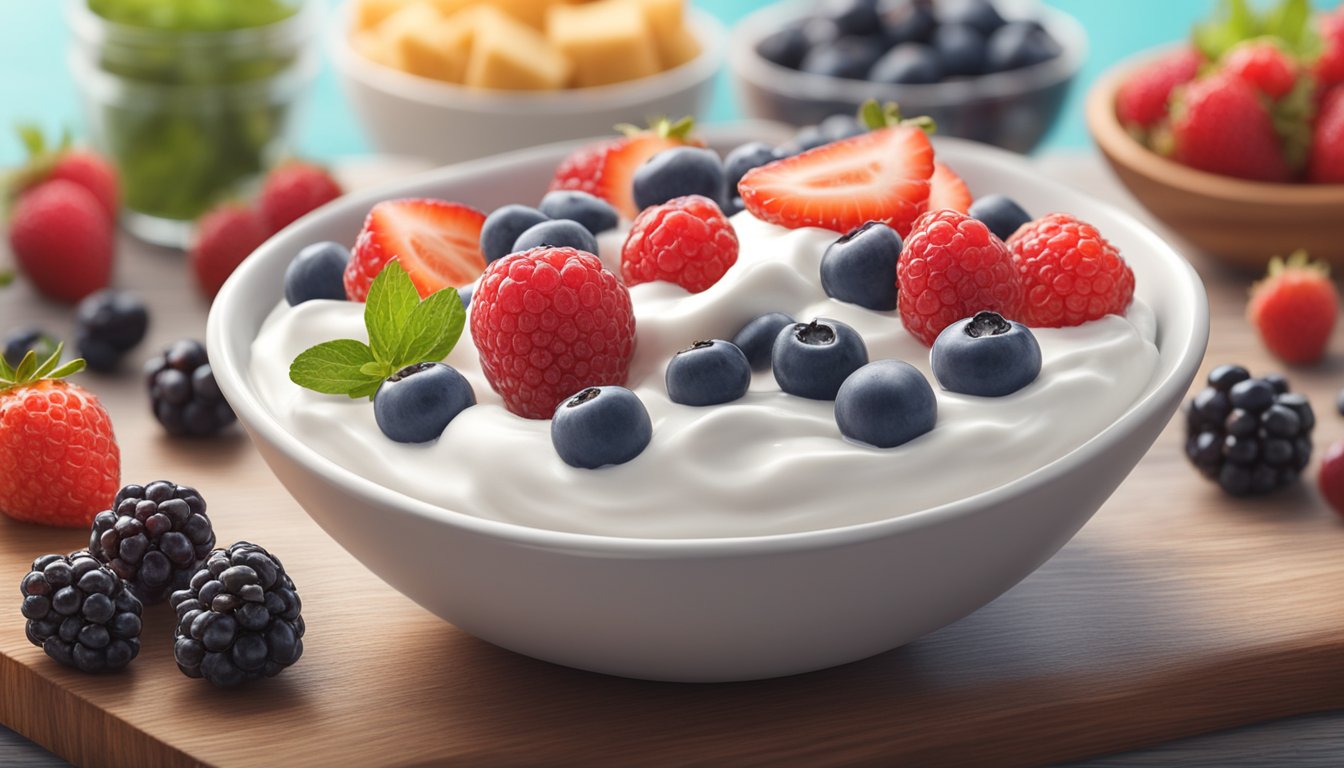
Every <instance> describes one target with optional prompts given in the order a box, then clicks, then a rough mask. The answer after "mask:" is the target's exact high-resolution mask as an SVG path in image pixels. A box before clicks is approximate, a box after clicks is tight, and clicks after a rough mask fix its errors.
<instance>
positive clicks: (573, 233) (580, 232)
mask: <svg viewBox="0 0 1344 768" xmlns="http://www.w3.org/2000/svg"><path fill="white" fill-rule="evenodd" d="M541 246H549V247H551V248H577V249H579V250H580V251H587V252H588V253H592V254H596V253H597V238H595V237H593V233H592V232H589V231H588V229H587V228H586V227H584V226H583V225H582V224H580V223H578V222H577V221H568V220H563V221H543V222H541V223H540V224H535V225H533V226H532V227H530V228H528V229H527V231H525V232H523V233H522V234H521V235H519V236H518V239H517V240H515V241H514V242H513V250H511V251H509V252H510V253H518V252H520V251H527V250H531V249H533V248H539V247H541Z"/></svg>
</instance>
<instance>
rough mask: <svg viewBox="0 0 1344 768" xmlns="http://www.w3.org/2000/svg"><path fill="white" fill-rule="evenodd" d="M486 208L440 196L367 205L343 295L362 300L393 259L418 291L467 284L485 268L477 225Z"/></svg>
mask: <svg viewBox="0 0 1344 768" xmlns="http://www.w3.org/2000/svg"><path fill="white" fill-rule="evenodd" d="M484 224H485V214H483V213H481V212H480V211H478V210H476V209H475V208H472V207H470V206H466V205H461V204H460V203H450V202H446V201H444V200H429V199H405V200H388V201H385V202H381V203H379V204H377V205H375V206H373V209H372V210H371V211H369V216H368V218H366V219H365V220H364V229H363V230H362V231H361V232H360V234H359V238H358V239H357V240H356V241H355V247H354V251H353V253H352V258H351V259H350V265H349V266H348V267H346V270H345V295H346V296H347V297H349V298H350V300H352V301H364V299H365V298H366V297H367V296H368V295H369V286H370V285H372V284H373V279H374V278H375V277H377V276H378V273H379V272H382V271H383V267H385V266H387V263H388V262H389V261H391V260H393V259H396V260H397V261H399V262H401V266H402V268H403V269H405V270H406V272H407V274H409V275H410V276H411V281H412V282H413V283H415V287H416V289H417V290H418V291H419V292H420V296H421V297H422V298H423V297H428V296H429V295H430V294H433V293H436V292H437V291H439V290H442V289H444V288H451V287H456V286H459V285H466V284H467V283H470V282H471V281H473V280H475V279H476V277H477V276H478V275H480V274H481V270H483V269H484V268H485V256H483V255H482V254H481V228H482V226H483V225H484Z"/></svg>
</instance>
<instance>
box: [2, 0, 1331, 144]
mask: <svg viewBox="0 0 1344 768" xmlns="http://www.w3.org/2000/svg"><path fill="white" fill-rule="evenodd" d="M330 2H331V4H332V6H333V7H334V6H335V5H336V4H337V0H330ZM693 2H694V3H695V4H696V5H699V6H701V7H703V8H705V9H707V10H709V11H711V12H713V13H715V14H717V15H718V16H719V17H720V18H722V19H723V20H724V21H725V22H727V23H729V24H731V23H732V22H734V21H736V20H737V19H740V18H741V17H742V16H744V15H745V14H747V13H749V12H750V11H752V10H754V9H756V8H759V7H761V6H763V5H766V4H767V0H693ZM1047 2H1048V3H1049V4H1050V5H1053V6H1055V7H1057V8H1059V9H1061V10H1063V11H1065V12H1066V13H1069V14H1072V15H1073V16H1075V17H1076V18H1077V19H1078V20H1079V21H1081V22H1082V24H1083V26H1084V27H1086V28H1087V32H1088V35H1089V37H1090V38H1091V56H1090V57H1089V59H1088V62H1087V66H1086V68H1085V69H1084V70H1083V73H1082V76H1081V78H1080V81H1079V82H1078V83H1077V84H1076V85H1075V87H1074V90H1073V93H1072V94H1071V96H1070V101H1069V104H1068V106H1067V107H1066V110H1065V116H1064V118H1063V119H1062V120H1061V121H1060V122H1059V123H1058V124H1057V125H1056V126H1055V129H1054V131H1053V132H1052V133H1051V134H1050V136H1049V137H1048V138H1047V140H1046V144H1045V146H1044V147H1043V148H1044V149H1047V150H1049V149H1064V148H1080V147H1086V146H1088V144H1089V139H1088V136H1087V130H1086V128H1085V127H1084V124H1083V117H1082V103H1083V96H1084V94H1085V92H1086V89H1087V86H1088V85H1089V84H1090V83H1091V82H1092V81H1093V80H1094V79H1095V78H1096V77H1097V76H1098V75H1099V74H1101V72H1103V71H1104V70H1105V69H1106V68H1107V67H1109V66H1110V65H1111V64H1113V63H1115V62H1116V61H1119V60H1120V59H1122V58H1124V57H1125V56H1128V55H1130V54H1132V53H1135V52H1137V51H1140V50H1142V49H1144V48H1148V47H1151V46H1154V45H1158V44H1161V43H1165V42H1170V41H1173V40H1177V39H1180V38H1183V37H1185V36H1186V35H1187V34H1188V32H1189V29H1190V26H1191V25H1192V24H1193V23H1194V22H1195V21H1196V20H1197V19H1199V18H1200V17H1202V16H1204V15H1207V14H1208V13H1209V12H1210V10H1211V9H1212V8H1213V7H1214V4H1215V3H1214V0H1047ZM63 4H64V0H0V20H3V22H0V166H9V165H13V164H16V163H18V162H19V161H20V160H21V158H22V151H21V149H20V148H19V145H18V143H17V141H16V140H15V139H14V137H13V133H12V131H10V130H9V128H10V126H13V125H14V124H16V123H18V122H21V121H30V122H37V123H40V124H42V125H44V126H46V127H47V128H48V129H49V130H51V131H53V132H54V131H56V130H58V129H59V128H60V127H62V126H71V127H74V128H76V130H78V127H79V119H80V118H79V102H78V94H77V91H76V88H75V84H74V82H73V81H72V80H71V78H70V75H69V74H68V72H67V70H66V66H65V48H66V45H67V32H66V29H65V26H64V24H63V21H62V17H61V6H62V5H63ZM1316 5H1317V6H1318V7H1322V8H1330V7H1336V6H1338V5H1339V0H1316ZM738 115H739V113H738V111H737V109H736V107H735V105H734V99H733V94H732V88H731V86H730V85H729V83H728V80H727V78H726V77H724V76H720V78H719V82H718V84H717V89H716V91H715V95H714V103H713V107H712V108H711V110H710V113H709V116H708V117H709V119H711V120H727V119H732V118H733V117H735V116H738ZM368 151H369V148H368V145H367V144H366V143H365V141H364V139H363V137H362V136H361V135H360V132H359V127H358V126H357V125H356V124H355V122H354V119H353V117H352V115H351V114H350V112H349V110H348V108H347V106H346V104H345V100H344V98H343V97H342V95H341V92H340V88H339V86H338V85H337V83H336V79H335V76H334V75H333V74H332V72H331V70H330V68H329V67H328V68H324V70H323V72H322V75H321V76H320V78H319V79H318V81H317V83H316V85H315V87H314V91H313V94H312V95H311V98H310V100H309V102H308V105H307V111H306V114H305V116H304V121H303V125H302V129H301V135H300V141H299V146H298V153H299V154H301V155H304V156H307V157H312V158H316V159H330V158H332V157H336V156H340V155H350V154H360V153H365V152H368Z"/></svg>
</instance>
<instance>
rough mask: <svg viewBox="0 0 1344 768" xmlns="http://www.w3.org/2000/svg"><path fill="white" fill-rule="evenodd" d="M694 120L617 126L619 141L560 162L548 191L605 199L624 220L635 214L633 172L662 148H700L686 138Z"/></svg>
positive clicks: (584, 150)
mask: <svg viewBox="0 0 1344 768" xmlns="http://www.w3.org/2000/svg"><path fill="white" fill-rule="evenodd" d="M694 127H695V121H694V120H692V119H691V118H689V117H686V118H682V119H681V120H678V121H677V122H675V123H673V122H670V121H668V120H665V119H664V120H656V121H654V122H653V123H652V124H651V125H650V127H649V128H648V129H647V130H641V129H639V128H636V127H634V126H631V125H621V126H617V128H618V129H619V130H621V131H622V132H623V133H625V136H624V137H623V138H619V139H612V140H607V141H602V142H599V143H597V144H589V145H587V146H584V147H580V148H579V149H577V150H575V151H574V152H573V153H571V154H570V155H569V156H568V157H566V158H565V159H564V160H562V161H561V162H560V165H559V166H558V167H557V168H556V169H555V177H554V178H553V179H551V186H550V189H552V190H556V189H577V190H580V191H582V192H587V193H588V194H590V195H595V196H597V197H600V198H602V199H603V200H606V201H607V202H608V203H611V204H612V205H613V206H614V207H615V208H616V210H617V211H618V212H619V213H620V214H621V215H622V216H624V217H625V218H627V219H633V218H635V216H637V215H639V208H638V207H637V206H636V205H635V198H634V194H633V192H632V191H631V185H632V182H633V180H634V177H635V170H636V169H637V168H639V166H641V165H643V164H644V161H646V160H648V159H649V158H650V157H653V156H654V155H656V154H658V153H659V152H661V151H663V150H664V149H671V148H672V147H679V146H682V145H684V144H690V145H692V146H697V147H699V146H704V143H703V142H701V141H699V140H698V139H693V138H690V134H691V129H692V128H694Z"/></svg>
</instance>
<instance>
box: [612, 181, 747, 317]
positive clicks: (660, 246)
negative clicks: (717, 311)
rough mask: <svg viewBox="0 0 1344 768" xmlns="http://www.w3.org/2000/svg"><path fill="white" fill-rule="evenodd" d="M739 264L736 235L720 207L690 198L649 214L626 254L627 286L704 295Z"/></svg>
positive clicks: (625, 248) (635, 226) (633, 227)
mask: <svg viewBox="0 0 1344 768" xmlns="http://www.w3.org/2000/svg"><path fill="white" fill-rule="evenodd" d="M736 262H737V233H736V232H734V231H733V225H732V224H731V223H729V222H728V217H726V216H724V215H723V211H721V210H719V206H718V205H716V204H715V203H714V201H713V200H710V199H709V198H707V197H702V196H700V195H688V196H686V197H677V198H673V199H671V200H669V201H667V202H666V203H663V204H662V205H655V206H651V207H649V208H646V209H645V210H644V212H643V213H640V214H639V216H638V217H637V218H636V219H635V223H634V224H633V225H631V227H630V234H629V235H627V236H626V239H625V245H624V246H623V247H622V248H621V276H622V277H623V278H624V279H625V284H626V285H639V284H640V283H648V282H652V281H654V280H665V281H667V282H669V283H676V284H677V285H680V286H681V287H682V288H685V289H686V290H688V291H690V292H691V293H699V292H701V291H703V290H705V289H706V288H708V287H710V286H711V285H713V284H715V283H717V282H718V281H719V278H721V277H723V273H725V272H727V271H728V268H729V267H731V266H733V264H734V263H736Z"/></svg>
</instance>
